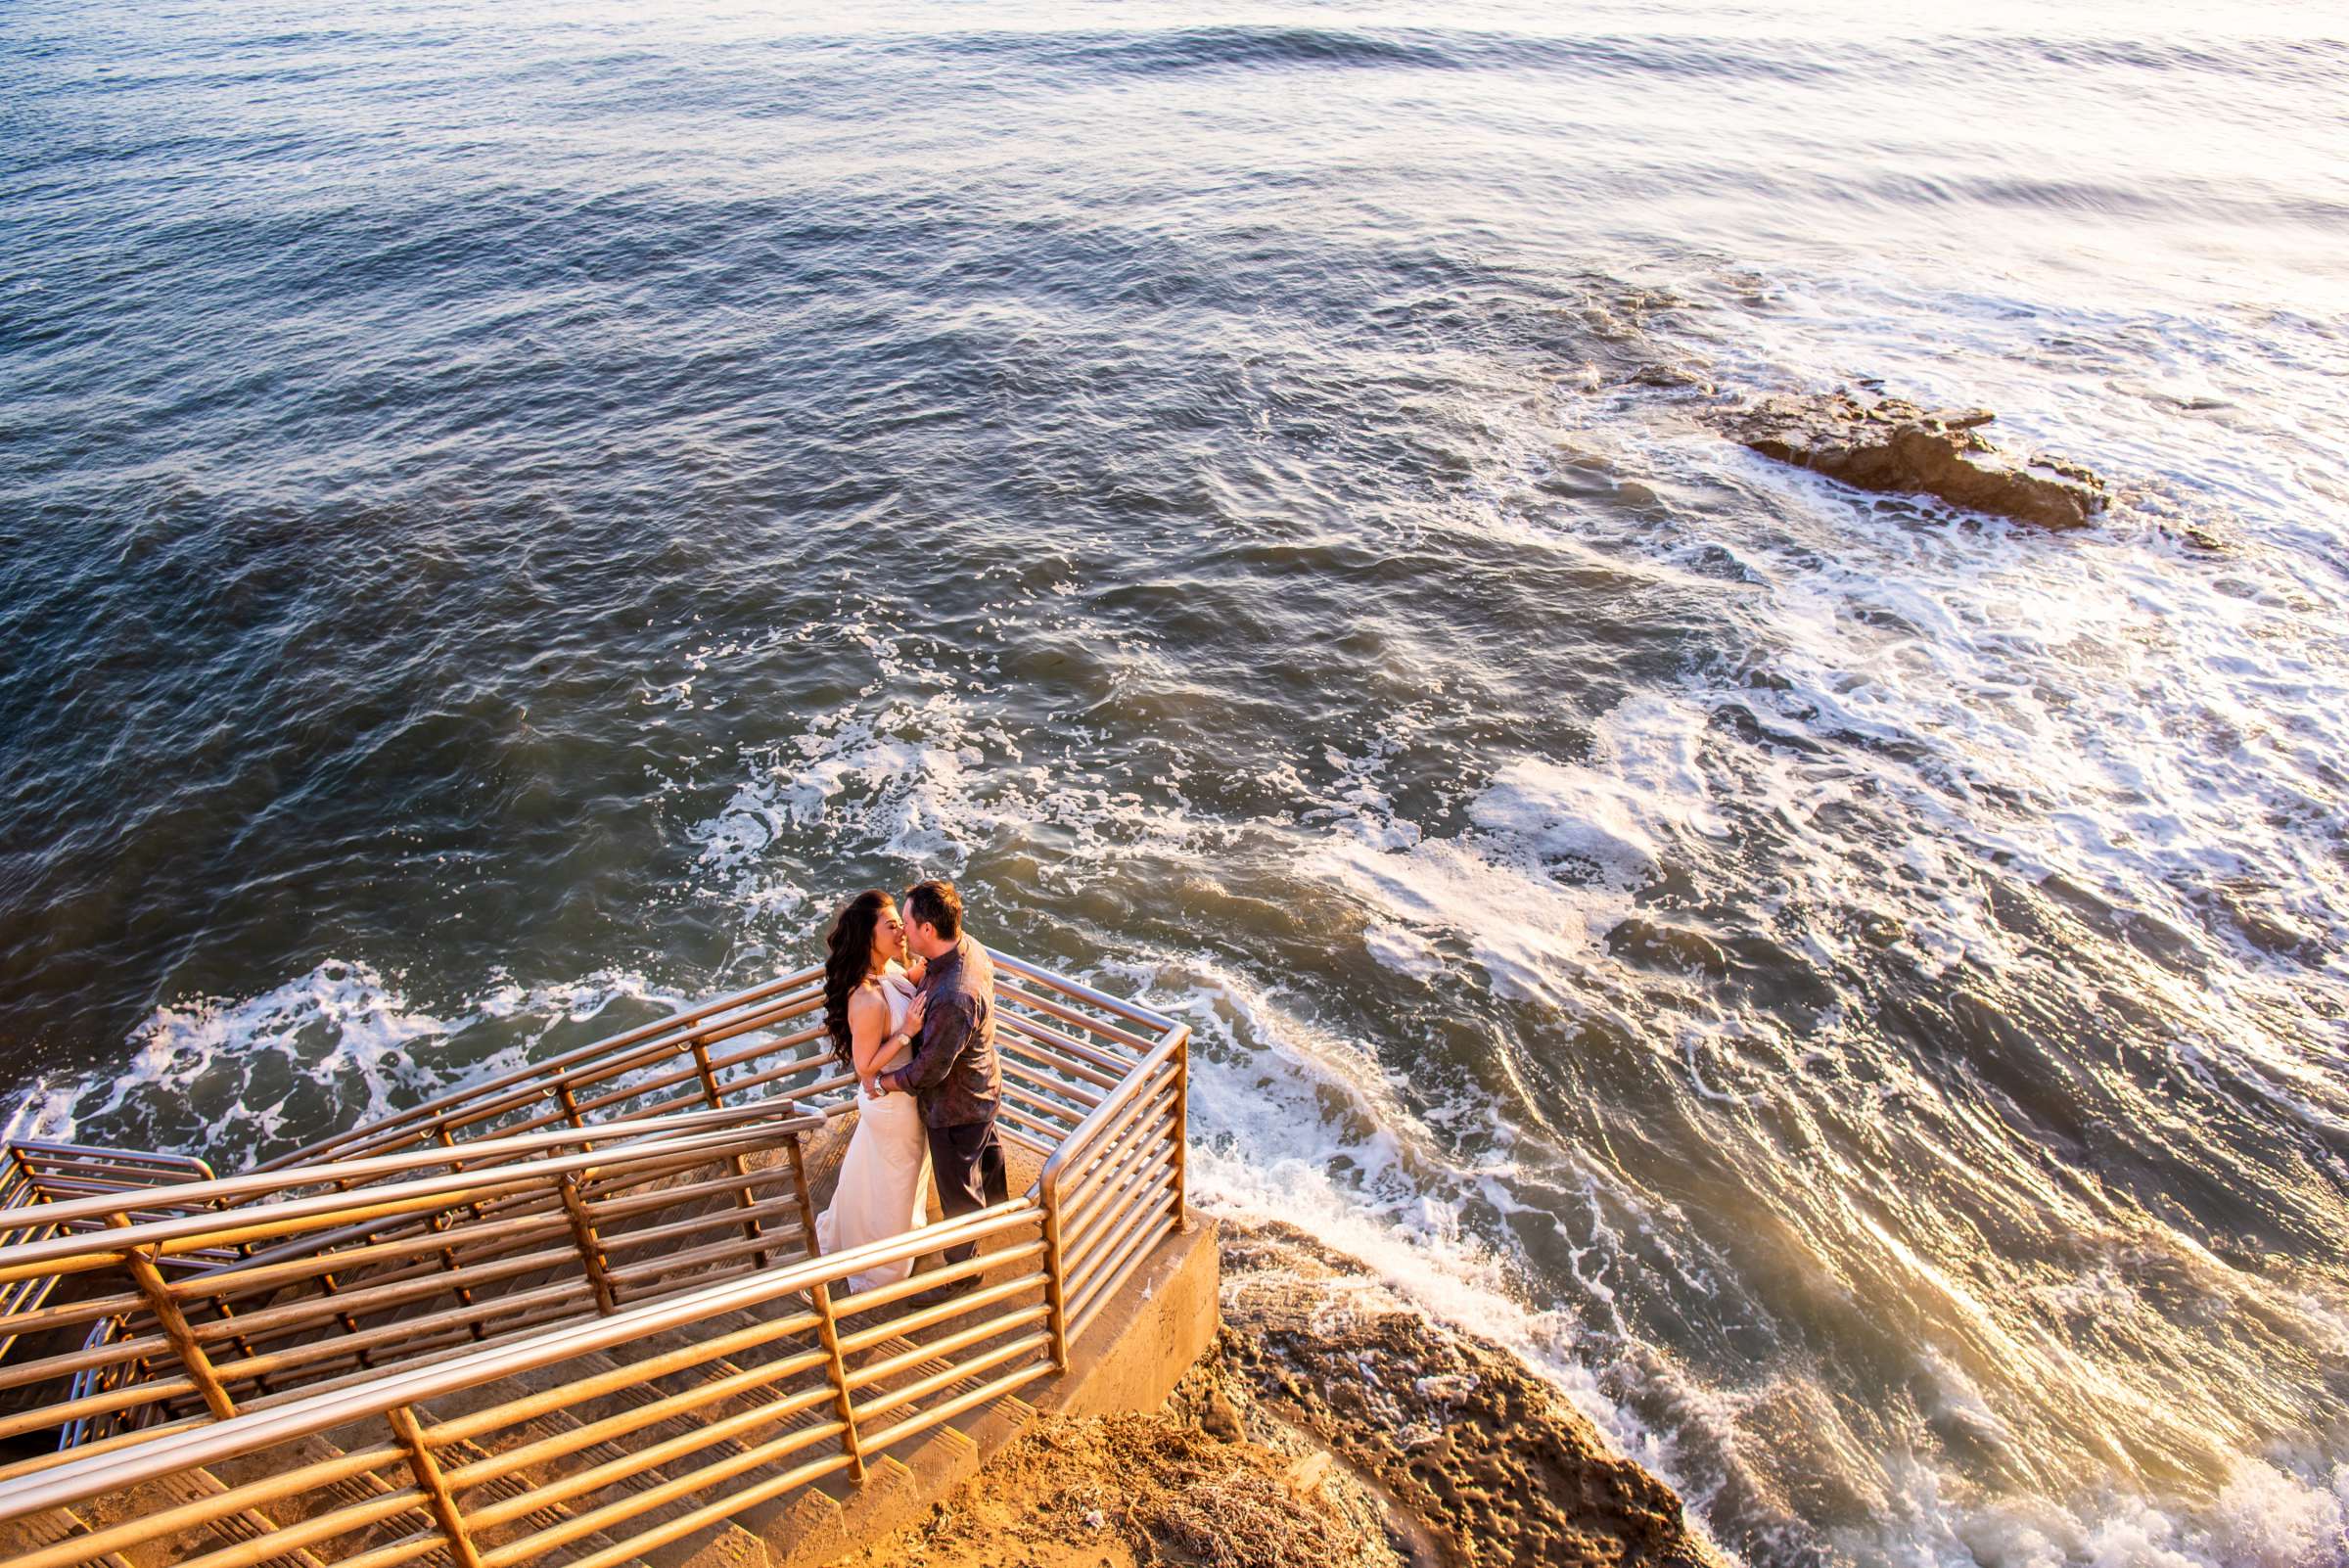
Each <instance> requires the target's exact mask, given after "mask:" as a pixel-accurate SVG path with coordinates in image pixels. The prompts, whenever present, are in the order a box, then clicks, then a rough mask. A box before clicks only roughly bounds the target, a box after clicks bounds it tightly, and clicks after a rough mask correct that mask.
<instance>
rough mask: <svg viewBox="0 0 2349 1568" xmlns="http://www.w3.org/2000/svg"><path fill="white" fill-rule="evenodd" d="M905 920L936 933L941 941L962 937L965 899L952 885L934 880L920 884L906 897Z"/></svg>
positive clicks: (915, 885)
mask: <svg viewBox="0 0 2349 1568" xmlns="http://www.w3.org/2000/svg"><path fill="white" fill-rule="evenodd" d="M905 918H906V919H908V920H911V921H915V922H917V923H919V924H921V925H925V926H929V927H931V928H932V929H934V930H936V931H937V933H938V935H939V938H940V940H942V941H944V942H952V941H953V940H954V939H955V938H957V937H959V936H961V935H962V895H961V894H959V893H956V892H955V891H954V884H953V883H951V882H941V881H938V880H937V879H935V878H933V879H932V880H930V881H928V882H917V883H915V884H914V885H913V886H912V887H911V888H909V889H907V890H906V893H905Z"/></svg>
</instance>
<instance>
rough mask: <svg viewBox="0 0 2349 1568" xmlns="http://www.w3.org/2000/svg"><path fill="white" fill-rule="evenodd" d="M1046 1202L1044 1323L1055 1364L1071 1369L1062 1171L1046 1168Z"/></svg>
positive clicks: (1065, 1369)
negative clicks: (1062, 1241)
mask: <svg viewBox="0 0 2349 1568" xmlns="http://www.w3.org/2000/svg"><path fill="white" fill-rule="evenodd" d="M1041 1185H1042V1188H1043V1190H1042V1193H1041V1196H1042V1198H1043V1204H1044V1326H1045V1328H1047V1329H1048V1330H1050V1332H1051V1335H1052V1365H1053V1367H1054V1369H1055V1370H1058V1371H1063V1372H1065V1371H1067V1370H1068V1369H1069V1282H1068V1277H1067V1274H1066V1273H1065V1272H1064V1270H1063V1268H1062V1265H1061V1250H1062V1249H1061V1244H1060V1173H1059V1172H1058V1171H1057V1170H1052V1171H1046V1172H1045V1173H1044V1178H1043V1181H1042V1183H1041Z"/></svg>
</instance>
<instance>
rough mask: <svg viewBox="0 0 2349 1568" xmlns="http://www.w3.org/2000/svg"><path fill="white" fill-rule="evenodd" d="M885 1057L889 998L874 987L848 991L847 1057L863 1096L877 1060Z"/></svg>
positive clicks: (870, 1084) (877, 1067)
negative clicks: (852, 1064)
mask: <svg viewBox="0 0 2349 1568" xmlns="http://www.w3.org/2000/svg"><path fill="white" fill-rule="evenodd" d="M889 1054H891V1048H890V1044H889V998H888V997H886V996H884V995H882V994H881V992H879V991H878V990H877V989H876V988H874V987H871V986H860V987H858V988H857V989H856V990H854V991H852V992H849V1055H850V1057H851V1058H852V1060H853V1062H854V1065H855V1068H856V1082H857V1083H858V1084H862V1085H863V1086H864V1090H865V1092H866V1093H868V1094H869V1093H871V1092H872V1088H873V1075H874V1074H875V1073H877V1072H879V1071H880V1070H881V1058H883V1057H884V1056H887V1055H889Z"/></svg>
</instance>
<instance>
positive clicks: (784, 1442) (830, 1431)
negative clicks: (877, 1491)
mask: <svg viewBox="0 0 2349 1568" xmlns="http://www.w3.org/2000/svg"><path fill="white" fill-rule="evenodd" d="M845 1430H846V1427H845V1426H844V1425H843V1424H842V1423H841V1422H839V1421H837V1420H834V1421H823V1422H819V1423H817V1424H816V1425H814V1426H806V1427H801V1428H800V1429H799V1430H797V1431H794V1432H786V1433H784V1434H783V1435H782V1436H781V1437H778V1438H772V1439H769V1440H768V1441H767V1442H764V1443H761V1444H760V1445H758V1446H757V1447H755V1448H750V1449H746V1450H744V1451H743V1452H742V1453H737V1454H733V1455H731V1456H729V1457H727V1458H723V1459H719V1460H717V1461H716V1462H715V1463H713V1464H705V1465H703V1466H701V1467H700V1468H699V1469H694V1470H688V1471H686V1472H685V1473H684V1474H683V1475H680V1476H671V1477H669V1478H668V1480H666V1481H663V1482H661V1483H660V1484H659V1485H657V1486H650V1487H647V1488H645V1489H644V1490H643V1491H641V1492H638V1493H636V1494H634V1495H633V1496H630V1497H625V1498H622V1499H619V1500H618V1501H615V1502H607V1503H605V1504H604V1505H603V1506H602V1507H600V1508H590V1509H589V1510H587V1511H586V1512H585V1513H578V1514H574V1515H573V1516H572V1517H570V1518H569V1519H566V1520H564V1521H563V1522H562V1523H561V1524H558V1525H550V1526H548V1527H547V1528H546V1529H544V1530H540V1531H537V1532H535V1533H534V1534H531V1535H528V1536H525V1537H523V1538H522V1539H521V1540H519V1541H512V1542H508V1543H507V1544H506V1545H502V1546H499V1547H498V1548H497V1549H496V1550H494V1551H484V1552H483V1553H482V1568H509V1565H511V1564H514V1563H519V1562H527V1561H529V1560H530V1558H532V1557H535V1556H537V1555H538V1554H539V1553H540V1552H542V1551H547V1550H551V1549H552V1548H554V1547H556V1546H560V1545H566V1544H567V1543H570V1542H574V1541H576V1540H578V1539H579V1538H580V1537H581V1536H591V1535H595V1534H598V1533H600V1532H601V1531H602V1530H603V1529H604V1527H605V1526H606V1525H609V1524H614V1523H617V1522H619V1521H621V1520H623V1519H633V1518H634V1517H636V1516H637V1515H638V1514H640V1513H649V1512H650V1511H652V1510H653V1509H655V1508H658V1507H662V1506H664V1505H666V1504H668V1503H670V1502H674V1501H676V1500H677V1499H680V1498H685V1497H690V1496H692V1495H693V1493H694V1492H696V1491H698V1490H699V1489H701V1488H702V1487H705V1486H709V1485H711V1484H713V1483H715V1482H718V1481H725V1480H730V1479H732V1478H733V1477H735V1476H738V1475H740V1474H742V1472H743V1471H745V1470H755V1469H758V1468H759V1467H760V1466H761V1465H764V1464H767V1463H769V1462H771V1461H773V1460H775V1459H779V1458H782V1457H783V1456H784V1455H786V1454H791V1453H798V1452H799V1451H800V1450H802V1449H804V1448H807V1447H810V1446H811V1445H813V1444H816V1443H820V1442H822V1441H824V1440H825V1439H826V1438H832V1437H838V1436H839V1435H840V1434H841V1433H842V1432H843V1431H845ZM814 1462H815V1463H818V1464H823V1465H826V1466H828V1467H829V1468H831V1469H838V1468H841V1467H843V1466H845V1465H847V1464H848V1463H849V1456H848V1455H847V1454H846V1453H843V1454H839V1455H837V1456H835V1457H833V1458H830V1459H825V1460H817V1461H814ZM801 1468H803V1469H806V1468H808V1466H805V1465H804V1466H802V1467H801ZM824 1473H826V1471H824V1470H817V1471H815V1474H818V1475H821V1474H824ZM691 1533H692V1532H690V1531H688V1532H686V1534H691Z"/></svg>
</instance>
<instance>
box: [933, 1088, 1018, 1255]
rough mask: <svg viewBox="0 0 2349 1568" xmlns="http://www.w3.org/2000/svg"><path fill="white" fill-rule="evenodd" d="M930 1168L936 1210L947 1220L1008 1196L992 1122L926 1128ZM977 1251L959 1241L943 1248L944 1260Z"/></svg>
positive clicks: (976, 1245)
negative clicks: (935, 1180) (935, 1183)
mask: <svg viewBox="0 0 2349 1568" xmlns="http://www.w3.org/2000/svg"><path fill="white" fill-rule="evenodd" d="M930 1171H931V1174H932V1175H933V1176H936V1177H937V1178H938V1207H939V1212H940V1213H941V1214H943V1215H944V1217H945V1218H946V1219H948V1220H952V1219H955V1218H956V1217H958V1216H961V1215H966V1214H972V1213H975V1212H976V1211H978V1210H981V1209H984V1208H987V1207H988V1206H989V1205H990V1204H996V1203H1001V1202H1002V1201H1003V1200H1004V1198H1005V1197H1007V1196H1008V1195H1009V1183H1008V1182H1007V1181H1006V1180H1005V1178H1004V1175H1003V1145H1002V1143H1001V1141H1000V1140H998V1139H997V1138H996V1136H995V1124H994V1123H992V1122H970V1123H966V1124H964V1125H963V1126H961V1127H934V1128H932V1129H930ZM978 1250H979V1243H977V1242H976V1241H965V1242H959V1243H957V1244H956V1245H954V1246H951V1247H948V1248H947V1249H946V1250H945V1260H946V1262H947V1263H948V1264H958V1263H965V1262H967V1261H969V1259H970V1257H971V1255H972V1254H974V1253H976V1252H977V1251H978Z"/></svg>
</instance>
